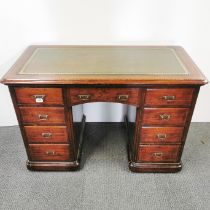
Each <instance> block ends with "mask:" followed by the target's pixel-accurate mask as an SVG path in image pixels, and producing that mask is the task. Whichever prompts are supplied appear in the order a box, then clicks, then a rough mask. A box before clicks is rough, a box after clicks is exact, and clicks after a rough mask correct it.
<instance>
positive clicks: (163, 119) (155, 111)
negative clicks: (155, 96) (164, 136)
mask: <svg viewBox="0 0 210 210" xmlns="http://www.w3.org/2000/svg"><path fill="white" fill-rule="evenodd" d="M188 113H189V109H188V108H144V111H143V125H149V126H151V125H174V126H184V125H185V122H186V120H187V116H188Z"/></svg>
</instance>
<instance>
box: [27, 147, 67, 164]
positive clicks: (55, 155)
mask: <svg viewBox="0 0 210 210" xmlns="http://www.w3.org/2000/svg"><path fill="white" fill-rule="evenodd" d="M29 151H30V155H31V159H32V160H33V161H68V160H70V158H71V154H70V152H69V151H70V150H69V145H68V144H65V145H60V144H53V145H52V144H30V145H29Z"/></svg>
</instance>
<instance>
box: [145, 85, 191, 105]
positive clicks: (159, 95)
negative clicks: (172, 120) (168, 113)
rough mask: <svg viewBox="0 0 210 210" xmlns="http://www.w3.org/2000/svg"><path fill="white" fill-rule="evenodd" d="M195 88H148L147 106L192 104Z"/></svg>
mask: <svg viewBox="0 0 210 210" xmlns="http://www.w3.org/2000/svg"><path fill="white" fill-rule="evenodd" d="M193 92H194V89H193V88H167V89H162V88H159V89H147V91H146V96H145V106H162V105H167V106H169V105H173V106H180V105H181V106H190V105H191V102H192V97H193Z"/></svg>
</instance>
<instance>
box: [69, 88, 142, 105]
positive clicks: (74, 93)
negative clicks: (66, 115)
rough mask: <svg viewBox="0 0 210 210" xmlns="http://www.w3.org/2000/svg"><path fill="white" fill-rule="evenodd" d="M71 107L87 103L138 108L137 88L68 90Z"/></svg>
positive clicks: (138, 92)
mask: <svg viewBox="0 0 210 210" xmlns="http://www.w3.org/2000/svg"><path fill="white" fill-rule="evenodd" d="M69 99H70V101H69V103H70V104H71V105H75V104H81V103H88V102H117V103H125V104H131V105H135V106H139V104H140V89H139V88H70V89H69Z"/></svg>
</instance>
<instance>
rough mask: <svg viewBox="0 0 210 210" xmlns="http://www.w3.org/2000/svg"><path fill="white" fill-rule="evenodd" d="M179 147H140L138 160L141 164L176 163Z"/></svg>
mask: <svg viewBox="0 0 210 210" xmlns="http://www.w3.org/2000/svg"><path fill="white" fill-rule="evenodd" d="M179 149H180V146H179V145H167V146H162V145H158V146H157V145H155V146H154V145H149V146H145V145H141V146H140V147H139V151H138V160H139V161H142V162H177V160H178V154H179Z"/></svg>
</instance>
